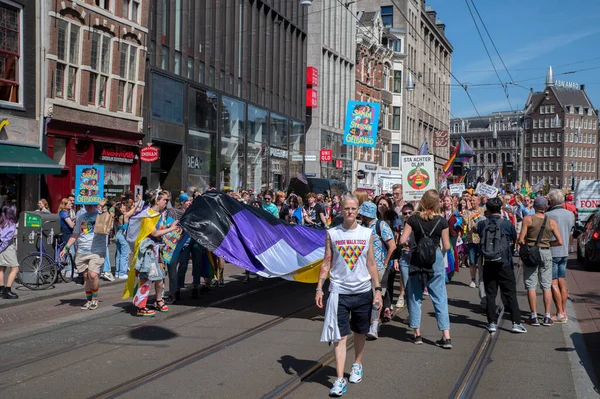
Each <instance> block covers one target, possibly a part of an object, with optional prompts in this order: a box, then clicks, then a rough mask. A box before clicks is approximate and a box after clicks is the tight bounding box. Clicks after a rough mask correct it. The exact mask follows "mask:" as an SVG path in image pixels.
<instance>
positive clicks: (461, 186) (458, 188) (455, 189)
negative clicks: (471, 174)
mask: <svg viewBox="0 0 600 399" xmlns="http://www.w3.org/2000/svg"><path fill="white" fill-rule="evenodd" d="M449 188H450V195H454V194H456V195H458V196H460V195H461V194H462V192H463V191H465V183H456V184H451V185H450V187H449Z"/></svg>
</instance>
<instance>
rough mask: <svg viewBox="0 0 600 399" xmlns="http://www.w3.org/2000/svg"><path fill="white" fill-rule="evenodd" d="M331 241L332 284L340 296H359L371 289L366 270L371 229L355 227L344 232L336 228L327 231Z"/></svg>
mask: <svg viewBox="0 0 600 399" xmlns="http://www.w3.org/2000/svg"><path fill="white" fill-rule="evenodd" d="M327 234H328V235H329V238H330V239H331V246H332V248H331V251H332V260H331V271H330V273H329V276H330V279H331V282H332V284H336V286H337V287H338V288H339V293H340V294H360V293H363V292H367V291H369V290H370V289H371V275H370V274H369V270H368V269H367V253H368V251H369V243H370V240H371V234H372V233H371V229H369V228H366V227H362V226H357V227H356V228H355V229H352V230H346V229H344V227H343V226H341V225H340V226H337V227H335V228H332V229H329V230H328V231H327Z"/></svg>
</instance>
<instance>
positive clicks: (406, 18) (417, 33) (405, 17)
mask: <svg viewBox="0 0 600 399" xmlns="http://www.w3.org/2000/svg"><path fill="white" fill-rule="evenodd" d="M391 1H392V5H393V6H394V7H395V8H396V10H398V12H399V13H400V14H401V15H402V16H403V17H404V20H405V21H406V23H407V24H408V25H410V26H411V27H412V28H413V30H414V31H415V33H416V35H417V36H418V37H419V38H420V39H421V40H422V41H423V43H424V44H425V46H427V48H429V51H431V52H432V53H433V56H434V57H435V58H436V59H437V60H438V61H439V62H440V65H442V67H443V68H444V69H445V70H446V71H448V73H449V74H450V76H451V77H452V78H453V79H454V80H455V81H456V83H458V85H459V86H461V87H462V88H463V90H464V91H465V93H466V94H467V97H468V98H469V101H470V102H471V105H472V106H473V109H474V110H475V113H476V114H477V116H479V118H480V119H482V117H481V114H480V113H479V110H478V109H477V106H476V105H475V101H473V97H471V94H470V93H469V90H468V88H467V85H465V84H463V83H462V82H461V81H460V80H458V78H457V77H456V76H455V75H454V74H453V73H452V71H451V70H450V69H449V68H448V67H447V66H446V65H444V63H443V62H442V60H441V59H440V57H438V55H437V53H436V52H434V51H433V50H432V49H431V46H430V45H429V44H428V43H427V41H426V40H425V38H423V36H421V32H419V30H418V29H417V28H415V26H414V25H413V24H412V23H411V22H410V20H409V19H408V17H407V16H406V14H404V12H403V11H402V10H401V9H400V7H398V4H396V1H395V0H391Z"/></svg>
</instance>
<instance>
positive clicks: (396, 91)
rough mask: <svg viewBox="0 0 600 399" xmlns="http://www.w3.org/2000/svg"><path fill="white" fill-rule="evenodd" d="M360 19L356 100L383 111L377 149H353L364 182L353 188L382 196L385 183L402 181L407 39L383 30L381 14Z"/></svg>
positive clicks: (371, 14) (396, 32)
mask: <svg viewBox="0 0 600 399" xmlns="http://www.w3.org/2000/svg"><path fill="white" fill-rule="evenodd" d="M358 19H359V21H360V23H359V25H358V27H357V36H356V68H355V75H356V83H355V99H356V100H358V101H367V102H375V103H379V104H380V109H381V111H380V116H379V120H380V123H379V125H380V126H379V133H378V136H377V142H376V146H375V147H374V148H367V147H353V149H352V151H354V154H353V159H354V160H355V162H356V166H355V168H354V169H355V170H356V171H357V173H360V174H361V176H363V175H364V178H362V179H357V180H356V184H355V185H354V186H355V187H357V188H360V189H364V190H372V191H375V192H376V193H380V192H381V190H382V189H383V181H382V179H383V180H385V179H386V178H390V179H393V178H396V179H397V181H398V182H400V180H401V175H400V156H399V155H400V145H401V129H402V66H403V64H402V60H403V58H404V55H403V53H402V40H403V37H404V35H403V32H402V31H401V30H397V29H393V28H389V27H388V28H386V27H384V26H383V21H382V19H381V12H380V11H370V12H362V11H361V12H359V13H358ZM358 171H361V172H358ZM353 175H354V174H353ZM383 176H385V177H383ZM388 191H389V190H388Z"/></svg>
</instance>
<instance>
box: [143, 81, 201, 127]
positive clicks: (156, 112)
mask: <svg viewBox="0 0 600 399" xmlns="http://www.w3.org/2000/svg"><path fill="white" fill-rule="evenodd" d="M183 87H184V85H183V83H181V82H179V81H177V80H173V79H170V78H168V77H166V76H163V75H159V74H156V73H154V74H152V118H153V119H156V120H161V121H164V122H169V123H174V124H178V125H183ZM191 102H192V101H190V103H191Z"/></svg>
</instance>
